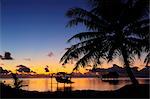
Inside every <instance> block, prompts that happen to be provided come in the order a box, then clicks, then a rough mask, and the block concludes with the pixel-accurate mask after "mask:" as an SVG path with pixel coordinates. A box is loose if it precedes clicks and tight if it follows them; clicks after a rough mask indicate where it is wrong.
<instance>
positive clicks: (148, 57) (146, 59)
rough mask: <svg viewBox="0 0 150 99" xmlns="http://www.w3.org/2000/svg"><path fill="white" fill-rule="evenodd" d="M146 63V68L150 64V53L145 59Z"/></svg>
mask: <svg viewBox="0 0 150 99" xmlns="http://www.w3.org/2000/svg"><path fill="white" fill-rule="evenodd" d="M144 63H146V66H148V64H149V63H150V53H148V54H147V55H146V57H145V60H144Z"/></svg>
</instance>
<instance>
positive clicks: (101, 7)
mask: <svg viewBox="0 0 150 99" xmlns="http://www.w3.org/2000/svg"><path fill="white" fill-rule="evenodd" d="M90 1H91V2H92V10H90V11H87V10H85V9H82V8H72V9H70V10H69V11H68V12H67V14H66V15H67V16H68V17H69V18H70V19H71V20H70V21H69V23H68V24H67V26H70V27H72V26H76V25H78V24H79V23H81V24H83V25H84V26H85V27H86V28H87V29H88V30H89V32H82V33H78V34H76V35H74V36H73V37H72V38H70V39H69V40H68V42H70V41H72V40H73V39H77V40H79V42H78V43H77V44H74V45H72V46H71V47H70V48H68V50H67V51H66V53H65V54H64V55H63V57H62V58H61V60H60V62H63V64H66V63H68V62H69V61H70V60H76V59H78V60H77V63H76V66H75V68H74V70H75V69H77V68H78V67H79V66H83V67H85V66H86V65H88V64H90V63H93V65H94V66H95V65H98V64H101V60H103V59H104V60H108V62H109V61H112V60H113V59H114V58H116V57H118V56H121V55H122V57H123V61H124V66H125V67H126V71H127V73H128V76H129V77H130V79H131V81H132V83H133V84H138V81H137V80H136V79H135V76H134V75H133V73H132V71H131V69H130V63H131V62H133V61H134V57H135V55H138V57H139V58H140V56H141V52H143V51H145V52H148V51H149V48H148V37H149V36H148V32H149V19H148V14H149V10H148V0H90Z"/></svg>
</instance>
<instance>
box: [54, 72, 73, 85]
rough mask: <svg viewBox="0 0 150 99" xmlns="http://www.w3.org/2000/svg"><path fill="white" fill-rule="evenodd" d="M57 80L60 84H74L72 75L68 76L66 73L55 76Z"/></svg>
mask: <svg viewBox="0 0 150 99" xmlns="http://www.w3.org/2000/svg"><path fill="white" fill-rule="evenodd" d="M55 79H56V81H57V82H58V83H67V84H70V83H74V82H72V81H71V74H67V73H65V72H58V73H57V74H56V75H55Z"/></svg>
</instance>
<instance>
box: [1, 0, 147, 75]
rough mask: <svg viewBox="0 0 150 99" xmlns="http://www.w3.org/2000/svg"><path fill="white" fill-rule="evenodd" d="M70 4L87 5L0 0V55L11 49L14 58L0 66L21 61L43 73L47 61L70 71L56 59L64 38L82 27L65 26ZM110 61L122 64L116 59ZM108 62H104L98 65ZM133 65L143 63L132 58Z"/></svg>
mask: <svg viewBox="0 0 150 99" xmlns="http://www.w3.org/2000/svg"><path fill="white" fill-rule="evenodd" d="M72 7H82V8H87V5H86V0H1V15H0V18H1V24H0V27H1V29H0V30H1V31H0V55H4V53H5V51H8V52H11V54H12V57H13V58H14V60H0V66H2V67H3V68H5V69H8V70H12V71H15V69H16V66H17V65H21V64H22V65H25V66H27V67H29V68H31V69H32V70H33V71H35V72H37V73H44V69H43V68H45V66H46V65H48V66H49V68H50V71H52V72H58V71H67V72H71V71H72V68H73V64H68V65H66V66H65V68H64V67H62V65H61V64H60V63H59V60H60V58H61V57H62V55H63V53H64V52H65V48H67V47H69V46H70V45H71V44H70V43H69V44H68V43H67V42H66V41H67V40H68V39H69V38H70V37H71V36H73V35H74V34H76V33H79V32H81V31H86V29H85V28H84V27H82V26H77V27H75V28H66V27H65V25H66V24H67V22H68V20H69V19H68V18H67V17H66V16H65V13H66V11H67V10H68V9H69V8H72ZM142 57H145V55H143V56H142ZM142 62H143V61H142ZM114 63H116V64H118V65H121V64H122V62H119V61H118V60H116V61H114ZM112 64H113V63H110V64H106V63H104V64H103V65H102V67H103V68H107V67H110V66H112ZM135 66H139V67H140V68H142V67H143V66H144V65H143V63H141V62H140V61H136V62H135ZM81 71H82V72H83V71H84V69H82V70H81Z"/></svg>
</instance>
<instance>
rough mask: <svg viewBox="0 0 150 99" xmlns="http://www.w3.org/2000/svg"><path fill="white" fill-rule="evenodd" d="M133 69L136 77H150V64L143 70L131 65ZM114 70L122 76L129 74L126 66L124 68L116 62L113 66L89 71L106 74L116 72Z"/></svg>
mask: <svg viewBox="0 0 150 99" xmlns="http://www.w3.org/2000/svg"><path fill="white" fill-rule="evenodd" d="M131 70H132V72H133V74H134V75H135V76H136V77H149V72H150V66H146V67H144V68H143V69H141V70H138V67H131ZM114 71H115V72H117V73H118V74H119V75H120V76H127V73H126V69H125V67H124V68H123V67H121V66H118V65H116V64H113V66H112V67H111V68H108V69H104V68H95V69H92V70H89V72H97V73H100V74H105V73H108V72H114Z"/></svg>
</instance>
